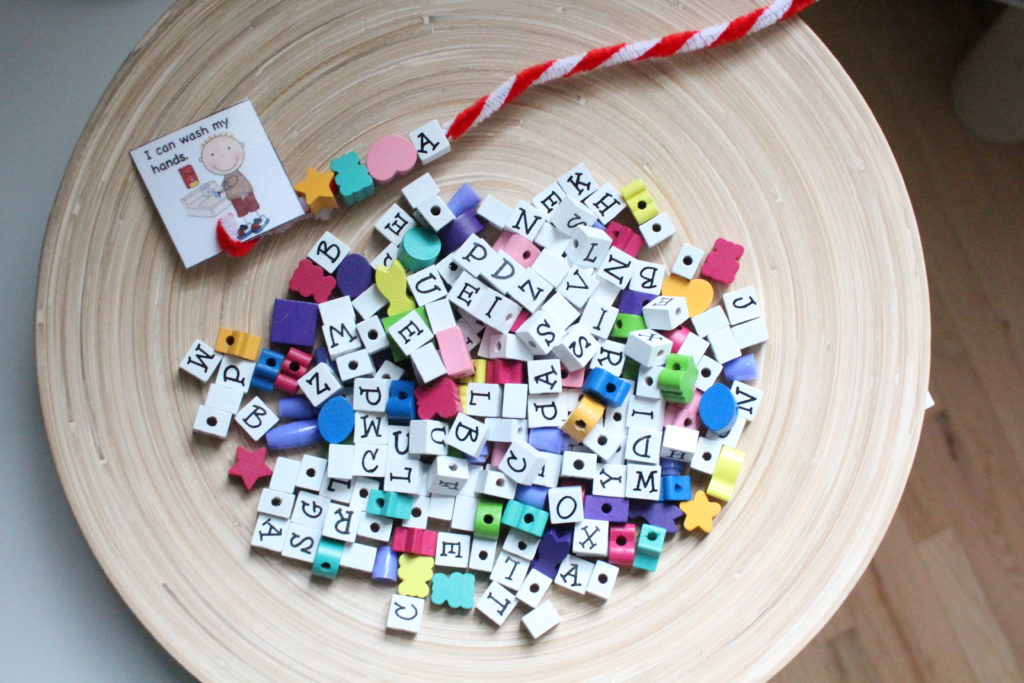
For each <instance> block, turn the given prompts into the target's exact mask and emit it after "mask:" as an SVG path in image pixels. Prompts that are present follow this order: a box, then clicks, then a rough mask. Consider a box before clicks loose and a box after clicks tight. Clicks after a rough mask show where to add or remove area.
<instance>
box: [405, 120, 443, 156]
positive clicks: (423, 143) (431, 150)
mask: <svg viewBox="0 0 1024 683" xmlns="http://www.w3.org/2000/svg"><path fill="white" fill-rule="evenodd" d="M409 140H411V141H412V146H413V147H415V148H416V155H417V156H418V157H419V158H420V161H421V162H423V163H424V164H429V163H430V162H432V161H434V160H436V159H439V158H441V157H443V156H444V155H445V154H447V153H448V152H450V151H452V145H451V143H450V142H448V138H447V137H445V134H444V130H443V129H442V128H441V124H440V123H438V122H437V121H430V122H428V123H424V124H423V125H422V126H420V127H419V128H417V129H416V130H414V131H413V132H411V133H409Z"/></svg>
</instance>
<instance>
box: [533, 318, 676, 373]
mask: <svg viewBox="0 0 1024 683" xmlns="http://www.w3.org/2000/svg"><path fill="white" fill-rule="evenodd" d="M634 334H636V332H631V333H630V337H632V335H634ZM652 334H655V333H652ZM655 336H658V337H660V336H661V335H658V334H655ZM662 339H664V337H662ZM665 343H666V344H668V345H669V346H671V342H669V340H667V339H665ZM600 348H601V345H600V344H598V343H597V340H596V339H594V338H593V337H592V336H591V335H590V333H589V332H588V331H587V328H586V327H585V326H584V325H581V324H576V325H573V326H571V327H570V328H569V329H568V330H566V332H565V336H564V337H562V339H561V341H559V342H558V343H557V344H555V346H554V347H553V348H552V349H551V352H552V353H554V354H555V356H557V357H558V360H560V361H562V365H564V366H565V369H566V370H568V371H569V372H576V371H577V370H582V369H583V368H584V367H586V365H587V363H589V362H590V359H591V358H593V357H594V356H595V355H597V351H598V349H600ZM626 353H627V355H628V353H629V344H628V340H627V344H626ZM665 353H666V355H667V353H668V352H667V351H666V352H665Z"/></svg>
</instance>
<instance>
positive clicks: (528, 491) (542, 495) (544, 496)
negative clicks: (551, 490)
mask: <svg viewBox="0 0 1024 683" xmlns="http://www.w3.org/2000/svg"><path fill="white" fill-rule="evenodd" d="M516 500H518V501H519V502H520V503H522V504H523V505H529V506H531V507H535V508H540V509H541V510H543V509H544V506H545V505H547V502H548V487H547V486H540V485H539V484H532V485H530V486H518V487H516Z"/></svg>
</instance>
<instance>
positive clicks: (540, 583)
mask: <svg viewBox="0 0 1024 683" xmlns="http://www.w3.org/2000/svg"><path fill="white" fill-rule="evenodd" d="M550 587H551V578H550V577H548V576H546V575H545V574H544V573H543V572H541V571H538V570H536V569H531V570H530V571H528V572H527V573H526V578H525V579H524V580H523V585H522V586H520V587H519V590H518V591H516V599H517V600H519V601H520V602H521V603H523V604H524V605H529V606H530V607H536V606H537V605H539V604H540V602H541V600H543V599H544V595H545V594H546V593H547V592H548V588H550Z"/></svg>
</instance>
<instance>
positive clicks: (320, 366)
mask: <svg viewBox="0 0 1024 683" xmlns="http://www.w3.org/2000/svg"><path fill="white" fill-rule="evenodd" d="M298 385H299V390H300V391H302V393H303V394H304V395H305V396H306V398H307V399H309V402H310V403H312V404H313V406H314V407H316V406H319V405H320V404H321V403H323V402H324V401H326V400H327V399H329V398H330V397H331V396H334V395H335V394H337V393H338V392H339V391H341V382H340V381H339V380H338V378H337V376H336V375H335V374H334V371H333V370H331V366H330V365H328V364H327V363H317V364H316V365H315V366H313V367H312V368H310V369H309V371H308V372H306V374H304V375H303V376H302V377H301V378H300V379H299V381H298Z"/></svg>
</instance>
